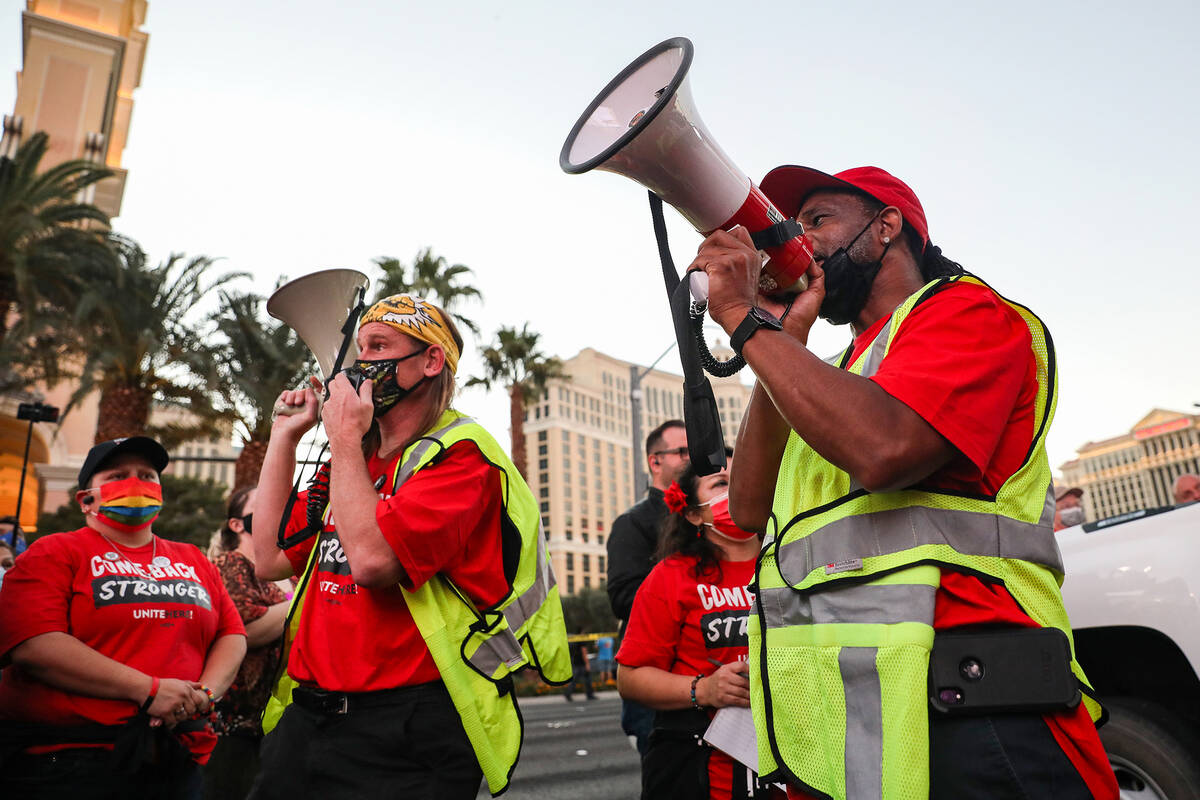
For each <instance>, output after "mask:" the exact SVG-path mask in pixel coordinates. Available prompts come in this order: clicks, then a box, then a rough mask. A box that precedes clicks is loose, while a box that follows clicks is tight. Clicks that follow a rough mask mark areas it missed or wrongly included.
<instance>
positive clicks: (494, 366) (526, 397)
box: [466, 322, 568, 477]
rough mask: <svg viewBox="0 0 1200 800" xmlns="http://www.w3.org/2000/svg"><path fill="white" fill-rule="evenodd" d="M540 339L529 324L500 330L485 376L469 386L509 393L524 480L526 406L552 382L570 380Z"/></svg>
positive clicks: (486, 358)
mask: <svg viewBox="0 0 1200 800" xmlns="http://www.w3.org/2000/svg"><path fill="white" fill-rule="evenodd" d="M540 338H541V334H538V333H535V332H533V331H531V330H529V323H528V322H526V323H525V325H524V326H522V328H521V329H520V330H517V329H516V328H509V327H506V326H502V327H500V328H499V329H498V330H497V331H496V338H495V339H494V340H493V342H492V344H491V345H489V346H488V347H486V348H484V350H483V369H484V374H483V375H482V376H481V377H475V378H471V379H470V380H468V381H467V384H466V385H467V386H468V387H470V386H482V387H484V388H485V389H489V390H490V389H491V388H492V386H493V385H495V384H500V385H502V386H504V388H505V389H507V390H508V399H509V425H510V429H511V433H512V460H513V464H515V465H516V467H517V469H518V470H519V471H520V473H521V475H522V476H523V477H524V476H525V475H526V474H527V473H526V457H525V406H526V405H528V404H529V403H532V402H534V401H535V400H537V398H539V397H541V395H542V393H543V392H544V391H546V384H547V383H548V382H549V381H550V380H552V379H555V378H559V379H564V380H565V379H567V377H568V376H567V374H566V373H564V372H563V368H562V362H561V361H560V360H558V359H557V358H555V357H554V356H547V355H545V354H544V353H542V351H541V350H539V349H538V340H539V339H540Z"/></svg>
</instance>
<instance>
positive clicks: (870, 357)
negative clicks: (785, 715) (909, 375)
mask: <svg viewBox="0 0 1200 800" xmlns="http://www.w3.org/2000/svg"><path fill="white" fill-rule="evenodd" d="M894 319H895V316H894V315H893V316H891V317H888V321H887V324H885V325H884V326H883V330H881V331H879V335H877V336H876V337H875V339H874V341H872V342H871V349H870V350H868V351H867V361H866V363H865V364H863V368H862V372H861V373H859V374H860V375H862V377H864V378H869V377H871V376H872V375H874V374H875V373H876V372H878V371H879V365H880V363H881V362H882V361H883V356H884V354H885V353H886V352H887V346H888V337H889V336H891V333H892V320H894ZM852 796H853V795H852Z"/></svg>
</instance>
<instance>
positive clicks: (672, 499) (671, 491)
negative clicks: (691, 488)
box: [663, 481, 687, 514]
mask: <svg viewBox="0 0 1200 800" xmlns="http://www.w3.org/2000/svg"><path fill="white" fill-rule="evenodd" d="M663 500H665V501H666V503H667V508H668V509H670V511H671V513H672V514H681V513H683V510H684V509H685V508H687V495H685V494H684V493H683V489H680V488H679V484H678V483H676V482H675V481H671V485H670V486H668V487H667V490H666V491H665V492H663Z"/></svg>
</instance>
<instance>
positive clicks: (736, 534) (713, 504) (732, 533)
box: [700, 492, 757, 542]
mask: <svg viewBox="0 0 1200 800" xmlns="http://www.w3.org/2000/svg"><path fill="white" fill-rule="evenodd" d="M700 505H704V506H708V507H709V508H710V509H712V518H713V521H712V528H713V530H715V531H716V532H717V533H719V534H721V535H722V536H728V537H729V538H730V539H735V540H737V541H739V542H742V541H745V540H747V539H753V538H754V537H755V536H757V534H754V533H750V532H748V531H744V530H742V529H741V528H739V527H738V526H737V524H736V523H735V522H734V521H733V517H731V516H729V493H728V492H726V493H725V494H721V495H717V496H716V497H714V498H713V499H711V500H709V501H708V502H707V503H701V504H700Z"/></svg>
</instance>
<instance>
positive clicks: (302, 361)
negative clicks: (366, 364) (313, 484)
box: [212, 281, 317, 489]
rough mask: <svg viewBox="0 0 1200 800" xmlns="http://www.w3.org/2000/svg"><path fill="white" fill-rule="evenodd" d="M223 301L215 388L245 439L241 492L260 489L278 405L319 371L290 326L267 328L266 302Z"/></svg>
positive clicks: (238, 475) (250, 297) (237, 476)
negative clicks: (287, 392)
mask: <svg viewBox="0 0 1200 800" xmlns="http://www.w3.org/2000/svg"><path fill="white" fill-rule="evenodd" d="M281 283H282V281H281ZM276 288H278V286H277V287H276ZM220 295H221V309H220V311H219V312H217V313H216V314H214V315H213V317H212V320H213V322H214V323H215V324H216V328H217V331H218V333H220V334H221V336H222V341H220V342H219V343H218V344H217V345H216V346H215V347H214V355H215V359H216V361H215V363H216V367H217V384H216V386H217V387H219V388H218V389H217V393H218V394H219V396H220V398H221V403H222V406H223V413H224V414H225V416H226V418H227V419H229V420H230V421H231V422H233V424H234V429H235V431H236V432H237V434H238V435H239V436H240V437H241V439H242V452H241V455H239V456H238V460H237V465H236V467H235V468H234V479H233V483H234V485H233V487H232V488H234V489H238V488H241V487H242V486H254V485H255V484H257V483H258V473H259V471H260V470H261V469H262V461H263V456H264V455H266V452H267V440H268V439H269V438H270V436H271V411H272V408H273V406H274V404H275V399H276V398H277V397H278V396H279V393H280V392H282V391H283V390H284V389H290V388H294V387H295V386H297V385H298V384H299V383H300V382H301V381H302V380H303V379H304V378H305V376H307V375H312V374H314V372H315V370H316V369H317V366H316V359H315V358H313V355H312V353H311V351H309V349H308V347H307V346H305V344H304V342H303V340H301V339H300V337H299V336H297V335H296V333H295V332H294V331H293V330H292V329H291V328H290V327H289V326H288V325H286V324H285V323H283V322H268V323H266V324H264V323H263V321H262V320H263V317H262V314H261V309H262V298H261V297H259V296H257V295H254V294H230V293H227V292H224V291H222V292H221V293H220Z"/></svg>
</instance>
